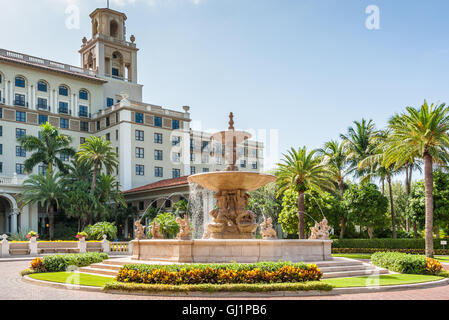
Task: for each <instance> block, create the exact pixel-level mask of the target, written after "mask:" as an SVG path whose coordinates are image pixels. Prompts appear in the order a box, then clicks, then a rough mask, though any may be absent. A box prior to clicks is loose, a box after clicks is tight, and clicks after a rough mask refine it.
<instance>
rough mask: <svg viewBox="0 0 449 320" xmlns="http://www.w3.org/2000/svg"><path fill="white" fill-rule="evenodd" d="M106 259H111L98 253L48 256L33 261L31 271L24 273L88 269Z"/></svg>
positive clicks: (104, 254)
mask: <svg viewBox="0 0 449 320" xmlns="http://www.w3.org/2000/svg"><path fill="white" fill-rule="evenodd" d="M106 259H109V256H108V255H107V254H106V253H98V252H88V253H81V254H65V255H52V256H46V257H43V258H36V259H34V260H33V261H31V270H25V271H24V273H25V274H26V273H36V272H59V271H66V270H67V267H69V266H76V267H87V266H89V265H91V264H93V263H99V262H102V261H103V260H106Z"/></svg>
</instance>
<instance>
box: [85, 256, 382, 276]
mask: <svg viewBox="0 0 449 320" xmlns="http://www.w3.org/2000/svg"><path fill="white" fill-rule="evenodd" d="M306 263H307V264H316V265H317V266H318V268H319V269H320V270H321V272H323V279H329V278H346V277H358V276H373V275H381V274H387V273H389V271H388V270H386V269H381V268H377V267H375V266H373V265H371V264H369V263H365V262H362V261H359V260H353V259H348V258H333V259H332V260H328V261H318V262H313V261H312V262H306ZM125 264H170V263H168V262H157V261H142V260H141V261H136V260H132V259H130V258H121V259H114V260H105V261H103V262H102V263H95V264H92V265H90V266H89V267H83V268H80V269H79V271H80V272H82V273H87V274H96V275H102V276H109V277H115V276H116V275H117V274H118V271H119V270H120V268H121V267H122V266H124V265H125Z"/></svg>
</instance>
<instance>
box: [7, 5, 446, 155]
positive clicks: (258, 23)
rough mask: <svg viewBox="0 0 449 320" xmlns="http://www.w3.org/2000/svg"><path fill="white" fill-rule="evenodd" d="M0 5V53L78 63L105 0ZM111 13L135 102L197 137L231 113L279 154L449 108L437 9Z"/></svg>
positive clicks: (135, 8) (440, 9)
mask: <svg viewBox="0 0 449 320" xmlns="http://www.w3.org/2000/svg"><path fill="white" fill-rule="evenodd" d="M0 4H1V8H2V11H4V14H2V19H1V21H0V27H1V28H0V29H1V30H3V31H2V40H1V43H0V47H3V48H6V49H10V50H15V51H19V52H24V53H28V54H32V55H36V56H40V57H44V58H48V59H54V60H57V61H61V62H65V63H69V64H74V65H79V55H78V52H77V51H78V50H79V48H80V45H81V39H82V37H83V36H87V37H88V38H89V37H90V33H91V26H90V19H89V17H88V14H89V13H90V12H91V11H93V10H94V9H95V8H96V7H104V6H105V4H106V0H104V1H92V0H71V1H65V0H39V1H35V0H34V1H33V0H18V1H10V0H8V1H6V0H0ZM70 4H74V5H77V6H78V7H79V8H80V28H79V29H71V30H69V29H67V28H66V26H65V21H66V19H67V17H68V15H67V14H66V13H65V9H66V8H67V6H68V5H70ZM369 5H377V6H378V8H379V10H380V11H379V12H380V15H379V17H380V29H379V30H368V29H367V28H366V27H365V20H366V19H367V17H368V15H367V14H366V13H365V9H366V7H367V6H369ZM111 8H112V9H116V10H119V11H124V12H125V13H126V14H127V16H128V22H127V31H128V32H127V34H128V37H129V36H130V35H131V34H134V35H135V36H136V43H137V45H138V47H139V48H140V49H141V50H140V52H139V82H140V83H142V84H144V85H145V87H144V101H145V102H148V103H154V104H158V105H163V106H172V107H174V108H175V109H177V110H181V106H183V105H189V106H191V108H192V118H193V119H196V120H201V121H202V123H201V126H202V128H203V129H212V128H217V129H222V128H224V127H225V126H226V124H227V119H226V117H227V114H228V113H229V112H230V111H233V112H234V113H235V115H236V117H235V121H236V126H237V127H239V128H241V129H255V130H259V129H265V130H278V133H279V148H278V149H277V150H278V151H279V153H283V152H285V151H286V150H287V149H288V148H290V147H292V146H294V147H299V146H302V145H306V146H307V147H309V148H317V147H320V146H322V144H323V142H324V141H326V140H328V139H335V138H338V136H339V134H340V133H344V132H345V131H346V129H347V127H348V126H350V125H351V122H352V121H353V120H360V119H361V118H362V117H364V118H367V119H373V120H374V121H375V122H376V124H377V125H378V127H382V126H384V125H385V124H386V122H387V120H388V119H389V117H390V116H391V115H393V114H394V113H395V112H400V111H401V110H403V109H404V107H405V106H407V105H412V106H417V105H419V104H421V103H422V102H423V101H424V99H427V100H428V101H430V102H437V101H441V102H449V99H448V98H449V97H448V94H449V90H448V89H449V83H448V82H449V80H448V70H449V37H448V35H449V32H448V31H449V20H448V19H447V12H448V11H449V2H448V1H446V0H441V1H436V0H426V1H424V0H420V1H403V0H394V1H391V0H387V1H380V0H370V1H365V0H340V1H337V0H295V1H293V0H291V1H290V0H282V1H279V0H111ZM19 12H20V14H18V13H19ZM18 17H20V19H19V18H18ZM268 142H269V143H270V141H268ZM273 142H274V141H271V144H273ZM273 145H274V144H273ZM273 150H276V148H274V149H273ZM276 156H280V154H277V155H276Z"/></svg>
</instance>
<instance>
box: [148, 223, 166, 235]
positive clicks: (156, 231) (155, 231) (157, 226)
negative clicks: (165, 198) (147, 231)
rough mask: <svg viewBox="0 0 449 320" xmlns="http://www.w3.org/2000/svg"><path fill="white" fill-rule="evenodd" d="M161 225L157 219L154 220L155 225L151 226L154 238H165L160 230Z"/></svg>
mask: <svg viewBox="0 0 449 320" xmlns="http://www.w3.org/2000/svg"><path fill="white" fill-rule="evenodd" d="M160 230H161V225H160V224H159V223H157V222H156V221H154V222H153V226H152V227H151V235H152V236H153V239H164V236H163V235H162V234H161V232H160Z"/></svg>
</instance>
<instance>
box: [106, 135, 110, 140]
mask: <svg viewBox="0 0 449 320" xmlns="http://www.w3.org/2000/svg"><path fill="white" fill-rule="evenodd" d="M106 141H111V134H110V133H106Z"/></svg>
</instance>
